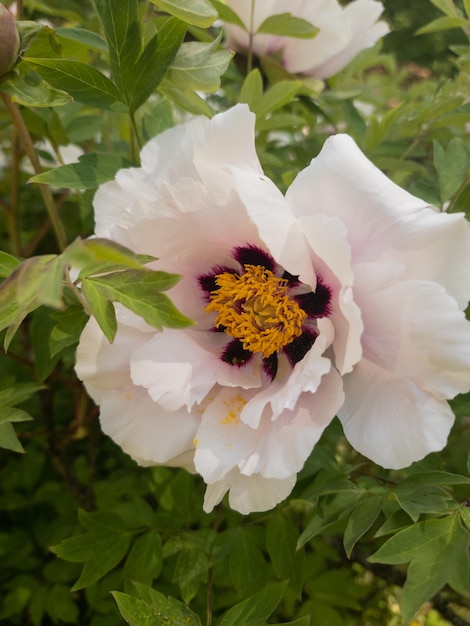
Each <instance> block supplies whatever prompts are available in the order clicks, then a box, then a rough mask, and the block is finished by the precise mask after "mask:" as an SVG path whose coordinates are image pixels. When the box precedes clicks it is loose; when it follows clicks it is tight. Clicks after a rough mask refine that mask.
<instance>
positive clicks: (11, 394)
mask: <svg viewBox="0 0 470 626" xmlns="http://www.w3.org/2000/svg"><path fill="white" fill-rule="evenodd" d="M8 382H9V384H11V382H10V381H8ZM42 389H45V387H44V385H36V384H34V383H16V384H15V385H14V386H12V387H7V388H6V389H2V390H0V406H10V405H16V404H21V403H22V402H24V401H25V400H27V399H28V398H30V397H31V396H32V395H34V394H35V393H37V392H38V391H41V390H42Z"/></svg>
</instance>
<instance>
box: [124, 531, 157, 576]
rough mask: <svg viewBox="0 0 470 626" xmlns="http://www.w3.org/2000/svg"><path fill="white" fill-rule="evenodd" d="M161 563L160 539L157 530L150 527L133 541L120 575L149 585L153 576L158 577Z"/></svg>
mask: <svg viewBox="0 0 470 626" xmlns="http://www.w3.org/2000/svg"><path fill="white" fill-rule="evenodd" d="M162 565H163V548H162V540H161V537H160V534H159V533H158V531H156V530H154V529H152V530H149V531H148V532H146V533H144V534H143V535H141V536H140V537H138V538H137V539H136V540H135V541H134V544H133V546H132V548H131V550H130V552H129V555H128V557H127V560H126V562H125V564H124V567H123V570H122V575H123V576H124V577H125V578H128V579H129V580H133V581H138V582H141V583H144V584H148V585H149V584H151V583H152V581H153V580H154V579H155V578H158V576H159V574H160V572H161V570H162Z"/></svg>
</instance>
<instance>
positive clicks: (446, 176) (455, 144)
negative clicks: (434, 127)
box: [433, 137, 470, 202]
mask: <svg viewBox="0 0 470 626" xmlns="http://www.w3.org/2000/svg"><path fill="white" fill-rule="evenodd" d="M433 146H434V167H435V168H436V171H437V178H438V181H439V188H440V193H441V200H442V202H445V201H446V200H449V199H450V198H451V197H452V196H453V195H454V194H455V193H456V191H457V190H458V189H459V187H460V186H461V185H462V183H463V182H464V181H465V179H466V178H467V177H468V175H469V169H470V150H469V149H468V148H467V146H466V144H465V142H464V140H463V139H462V138H461V137H454V138H453V139H451V141H449V143H448V144H447V146H446V148H443V147H442V146H441V145H440V144H439V143H438V142H437V141H434V142H433Z"/></svg>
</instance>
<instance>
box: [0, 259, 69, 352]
mask: <svg viewBox="0 0 470 626" xmlns="http://www.w3.org/2000/svg"><path fill="white" fill-rule="evenodd" d="M62 280H63V263H62V261H61V259H60V257H58V256H56V255H54V254H52V255H44V256H37V257H31V258H29V259H26V261H23V262H22V263H20V264H19V265H18V266H17V267H16V268H15V269H14V270H13V272H12V273H11V274H10V276H9V277H8V278H7V279H6V280H4V281H3V283H2V284H1V285H0V330H1V329H3V328H7V327H9V328H8V331H7V333H6V335H5V341H4V346H5V350H7V349H8V346H9V344H10V341H11V339H12V338H13V336H14V334H15V333H16V331H17V330H18V328H19V326H20V324H21V322H22V321H23V320H24V318H25V317H26V316H27V315H28V313H31V312H32V311H34V310H35V309H37V308H38V307H39V306H41V305H46V306H50V307H55V308H60V307H61V306H62V290H63V282H62Z"/></svg>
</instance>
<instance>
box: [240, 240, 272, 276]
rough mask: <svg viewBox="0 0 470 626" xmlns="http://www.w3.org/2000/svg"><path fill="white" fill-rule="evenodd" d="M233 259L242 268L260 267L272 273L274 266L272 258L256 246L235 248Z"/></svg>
mask: <svg viewBox="0 0 470 626" xmlns="http://www.w3.org/2000/svg"><path fill="white" fill-rule="evenodd" d="M233 258H234V259H235V260H236V261H238V262H239V263H240V265H241V266H242V267H244V266H245V265H261V266H262V267H264V268H265V269H267V270H269V271H271V272H273V271H274V268H275V266H276V263H275V262H274V259H273V257H272V256H271V255H270V254H269V253H268V252H265V251H264V250H262V249H261V248H258V247H257V246H240V247H238V248H235V250H234V251H233Z"/></svg>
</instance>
